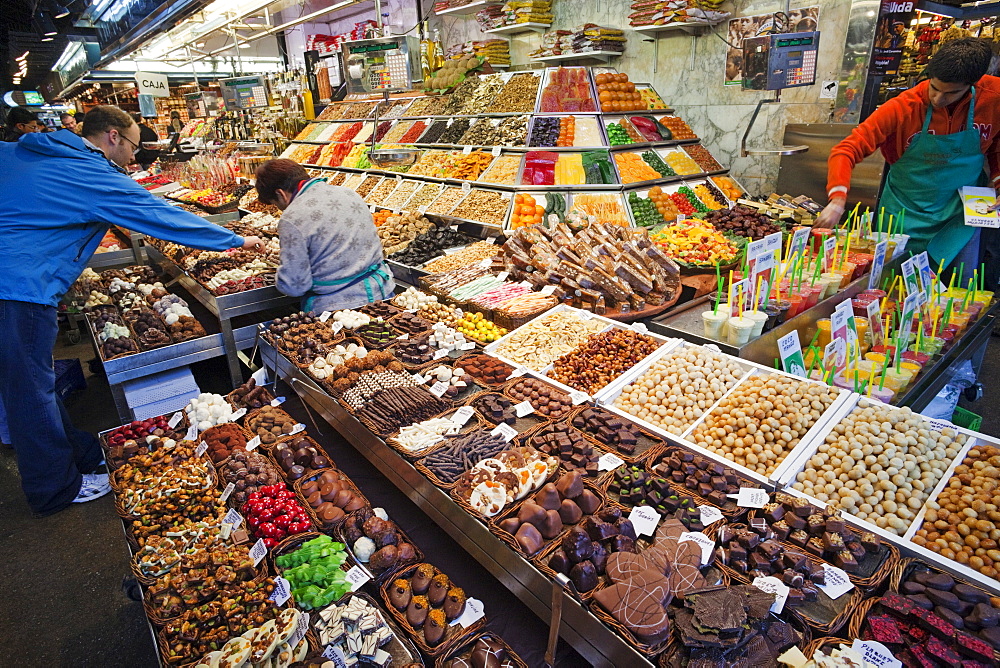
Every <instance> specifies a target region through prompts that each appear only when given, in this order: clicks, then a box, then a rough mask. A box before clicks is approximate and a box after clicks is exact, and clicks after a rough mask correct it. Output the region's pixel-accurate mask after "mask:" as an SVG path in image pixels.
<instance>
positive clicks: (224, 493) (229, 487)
mask: <svg viewBox="0 0 1000 668" xmlns="http://www.w3.org/2000/svg"><path fill="white" fill-rule="evenodd" d="M235 491H236V483H232V482H231V483H229V484H228V485H226V488H225V489H224V490H222V494H220V495H219V503H225V502H226V501H227V500H228V499H229V497H230V496H231V495H232V493H233V492H235Z"/></svg>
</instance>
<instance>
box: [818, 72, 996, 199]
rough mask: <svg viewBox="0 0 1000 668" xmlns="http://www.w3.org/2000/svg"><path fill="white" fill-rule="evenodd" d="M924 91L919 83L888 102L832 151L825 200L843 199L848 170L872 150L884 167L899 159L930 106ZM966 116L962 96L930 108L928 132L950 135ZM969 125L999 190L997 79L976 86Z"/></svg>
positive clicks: (966, 103)
mask: <svg viewBox="0 0 1000 668" xmlns="http://www.w3.org/2000/svg"><path fill="white" fill-rule="evenodd" d="M928 87H929V82H927V81H922V82H920V83H919V84H917V85H916V86H914V87H913V88H911V89H909V90H907V91H905V92H903V93H901V94H900V95H898V96H896V97H894V98H893V99H891V100H889V101H888V102H886V103H885V104H883V105H882V106H881V107H879V108H878V109H876V110H875V112H874V113H873V114H872V115H871V116H869V117H868V118H867V119H865V121H864V122H863V123H861V124H860V125H858V127H856V128H854V131H853V132H851V134H850V135H849V136H848V137H847V138H846V139H844V140H843V141H841V142H840V143H839V144H837V145H836V146H834V147H833V150H832V151H830V158H829V161H828V162H827V170H828V172H827V182H826V192H827V195H829V196H831V197H832V196H833V195H834V194H836V193H838V192H840V193H844V194H847V191H848V190H849V189H850V187H851V173H852V172H853V171H854V166H855V165H856V164H858V163H859V162H861V161H862V160H864V159H865V158H867V157H868V156H869V155H871V154H872V153H874V152H875V151H876V150H879V149H880V150H881V151H882V155H883V156H884V157H885V161H886V162H887V163H889V164H890V165H891V164H893V163H894V162H896V161H897V160H899V158H900V156H901V155H903V151H905V150H906V148H907V147H908V146H909V145H910V142H911V141H913V138H914V136H915V135H916V134H917V133H918V132H920V129H921V128H922V127H923V126H924V116H925V115H926V114H927V106H928V105H929V104H930V100H929V98H928V97H927V89H928ZM968 114H969V96H968V95H966V96H965V97H964V98H962V99H961V100H959V101H958V102H957V103H955V104H954V105H952V106H951V107H943V108H941V109H935V110H934V112H933V113H932V114H931V124H930V128H929V132H931V133H932V134H952V133H955V132H959V131H961V130H964V129H965V121H966V118H967V116H968ZM973 123H974V124H975V126H976V128H977V129H978V130H979V133H980V140H981V146H982V150H983V155H984V156H986V170H987V172H988V173H989V175H990V183H992V184H993V186H994V187H997V188H1000V77H992V76H984V77H983V78H982V79H980V80H979V82H978V83H976V108H975V110H974V111H973ZM970 185H973V184H970Z"/></svg>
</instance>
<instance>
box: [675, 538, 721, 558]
mask: <svg viewBox="0 0 1000 668" xmlns="http://www.w3.org/2000/svg"><path fill="white" fill-rule="evenodd" d="M689 540H690V541H693V542H695V543H698V546H699V547H701V565H702V566H704V565H705V564H707V563H708V562H709V561H711V560H712V552H713V551H714V550H715V541H714V540H712V539H711V538H709V537H708V536H706V535H705V534H703V533H702V532H700V531H685V532H684V533H682V534H681V537H680V538H678V539H677V542H679V543H683V542H685V541H689Z"/></svg>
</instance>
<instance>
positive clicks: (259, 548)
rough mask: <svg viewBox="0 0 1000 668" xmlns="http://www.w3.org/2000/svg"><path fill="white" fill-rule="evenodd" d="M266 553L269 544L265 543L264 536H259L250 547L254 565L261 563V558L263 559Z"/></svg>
mask: <svg viewBox="0 0 1000 668" xmlns="http://www.w3.org/2000/svg"><path fill="white" fill-rule="evenodd" d="M266 554H267V545H264V539H263V538H258V539H257V542H256V543H254V544H253V547H251V548H250V558H251V559H253V565H254V566H256V565H257V564H259V563H260V560H261V559H263V558H264V556H265V555H266Z"/></svg>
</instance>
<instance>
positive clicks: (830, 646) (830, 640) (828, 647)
mask: <svg viewBox="0 0 1000 668" xmlns="http://www.w3.org/2000/svg"><path fill="white" fill-rule="evenodd" d="M838 645H847V646H848V647H850V646H851V641H850V640H846V639H844V638H838V637H836V636H826V635H824V636H822V637H820V638H815V639H813V641H812V642H810V643H809V644H808V645H804V646H803V647H801V648H800V649H801V650H802V653H803V654H804V655H805V657H806V658H807V659H812V658H813V657H814V656H816V652H819V651H821V650H823V653H824V654H829V653H830V651H832V650H834V649H836V648H837V646H838Z"/></svg>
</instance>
